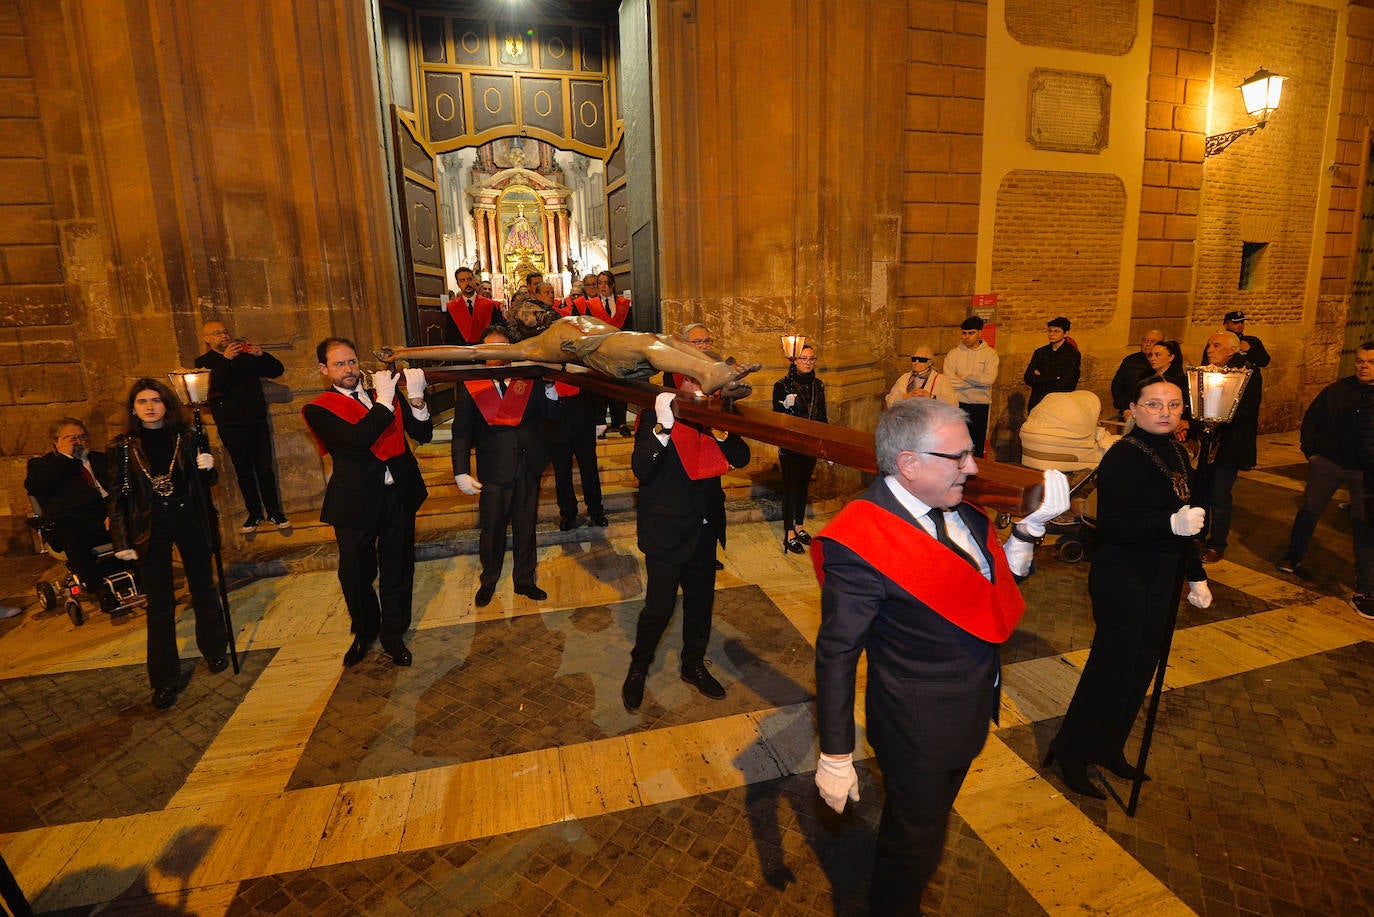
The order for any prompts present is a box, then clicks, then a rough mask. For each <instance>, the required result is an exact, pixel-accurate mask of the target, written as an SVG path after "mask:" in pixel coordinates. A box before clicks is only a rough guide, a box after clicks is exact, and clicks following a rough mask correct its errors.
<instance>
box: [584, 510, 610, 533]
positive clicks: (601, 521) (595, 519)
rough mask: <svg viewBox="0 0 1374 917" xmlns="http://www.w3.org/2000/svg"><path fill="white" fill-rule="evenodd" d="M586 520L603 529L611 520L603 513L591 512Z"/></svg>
mask: <svg viewBox="0 0 1374 917" xmlns="http://www.w3.org/2000/svg"><path fill="white" fill-rule="evenodd" d="M588 521H589V522H590V523H591V524H592V525H593V526H594V527H596V528H599V529H604V528H605V527H606V526H608V525H610V524H611V520H609V519H607V518H606V514H605V513H592V514H591V517H590V518H589V519H588Z"/></svg>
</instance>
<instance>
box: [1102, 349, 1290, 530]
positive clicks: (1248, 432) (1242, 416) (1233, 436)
mask: <svg viewBox="0 0 1374 917" xmlns="http://www.w3.org/2000/svg"><path fill="white" fill-rule="evenodd" d="M1265 357H1266V359H1267V357H1268V354H1265ZM1226 365H1227V366H1249V367H1251V369H1252V372H1251V373H1250V381H1249V382H1247V383H1246V384H1245V393H1244V394H1243V395H1241V396H1240V404H1239V405H1237V406H1236V413H1235V414H1234V415H1233V416H1232V418H1231V422H1230V423H1228V424H1225V425H1224V426H1222V427H1221V430H1220V432H1219V433H1218V434H1217V456H1216V458H1215V459H1214V461H1215V462H1216V464H1218V465H1226V466H1227V467H1229V468H1254V467H1255V462H1257V461H1258V460H1259V449H1258V446H1257V445H1256V443H1257V440H1258V439H1259V413H1260V400H1261V399H1262V398H1263V397H1264V375H1263V374H1262V373H1261V372H1260V371H1259V367H1257V366H1255V364H1254V363H1252V362H1251V361H1250V360H1249V359H1248V358H1247V357H1246V355H1245V354H1243V353H1237V354H1236V355H1235V356H1233V357H1231V359H1230V360H1228V361H1227V362H1226ZM1100 512H1101V511H1100V510H1099V514H1100Z"/></svg>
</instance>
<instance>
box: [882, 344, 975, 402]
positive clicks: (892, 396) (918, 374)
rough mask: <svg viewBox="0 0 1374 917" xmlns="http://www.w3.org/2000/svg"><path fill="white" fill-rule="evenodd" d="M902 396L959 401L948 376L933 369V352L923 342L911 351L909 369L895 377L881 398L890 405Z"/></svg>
mask: <svg viewBox="0 0 1374 917" xmlns="http://www.w3.org/2000/svg"><path fill="white" fill-rule="evenodd" d="M903 398H939V399H940V400H941V401H947V402H949V403H950V404H953V405H957V404H958V403H959V399H958V398H956V397H955V395H954V387H953V386H952V385H950V384H949V377H948V376H946V375H945V374H944V373H941V372H936V371H935V358H934V352H933V351H932V350H931V349H930V348H929V347H927V346H925V345H924V344H922V345H921V346H920V347H917V348H916V349H915V350H913V351H912V352H911V371H910V372H905V373H902V374H901V375H900V376H898V377H897V381H896V382H894V383H892V388H891V389H890V390H889V391H888V393H887V397H886V398H884V399H883V400H884V401H885V402H886V403H887V406H888V407H892V406H893V405H894V404H896V403H897V402H898V401H901V400H902V399H903Z"/></svg>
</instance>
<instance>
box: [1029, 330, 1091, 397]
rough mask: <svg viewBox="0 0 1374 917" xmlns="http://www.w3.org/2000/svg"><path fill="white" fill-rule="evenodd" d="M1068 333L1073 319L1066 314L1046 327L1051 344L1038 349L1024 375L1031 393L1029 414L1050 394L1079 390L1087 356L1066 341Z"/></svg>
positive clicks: (1046, 333) (1070, 342) (1032, 355)
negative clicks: (1084, 359) (1081, 371)
mask: <svg viewBox="0 0 1374 917" xmlns="http://www.w3.org/2000/svg"><path fill="white" fill-rule="evenodd" d="M1068 333H1069V320H1068V319H1067V318H1065V317H1064V316H1062V315H1061V316H1059V317H1057V318H1052V319H1050V320H1049V322H1048V323H1047V324H1046V325H1045V336H1046V337H1047V338H1049V341H1050V342H1049V343H1048V344H1046V345H1044V346H1043V347H1038V348H1036V351H1035V353H1033V354H1031V358H1030V363H1028V364H1027V365H1026V372H1025V375H1024V376H1022V381H1024V382H1025V383H1026V384H1027V385H1028V386H1030V390H1031V395H1030V401H1028V402H1027V403H1026V411H1027V412H1030V411H1033V410H1035V406H1036V405H1037V404H1039V403H1040V399H1042V398H1044V397H1045V396H1046V395H1048V394H1049V393H1050V392H1071V391H1073V390H1074V389H1076V388H1078V374H1079V370H1080V368H1081V366H1082V362H1083V357H1082V354H1080V353H1079V352H1078V348H1077V347H1076V346H1074V344H1073V342H1072V341H1069V340H1066V339H1065V336H1066V335H1067V334H1068Z"/></svg>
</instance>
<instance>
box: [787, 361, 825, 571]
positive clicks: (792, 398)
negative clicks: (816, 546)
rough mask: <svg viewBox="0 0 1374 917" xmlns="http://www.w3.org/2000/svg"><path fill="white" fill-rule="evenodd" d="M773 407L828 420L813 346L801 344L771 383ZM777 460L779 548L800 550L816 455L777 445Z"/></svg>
mask: <svg viewBox="0 0 1374 917" xmlns="http://www.w3.org/2000/svg"><path fill="white" fill-rule="evenodd" d="M773 410H774V411H777V412H778V413H780V414H790V415H791V416H793V417H804V418H806V419H807V420H817V421H820V422H821V423H828V422H829V421H828V420H827V419H826V416H825V383H824V382H822V381H821V380H820V379H817V378H816V350H815V348H814V347H809V346H808V347H803V348H802V349H801V353H800V354H799V355H798V356H797V358H796V360H794V361H793V362H792V365H791V367H789V368H788V370H787V375H785V376H783V377H782V378H781V379H779V380H778V381H777V382H774V383H773ZM778 464H779V465H780V466H781V467H782V549H783V551H784V552H787V551H791V552H792V553H793V554H802V553H805V551H806V546H807V545H809V544H810V543H811V536H810V535H809V534H808V533H807V531H806V529H804V528H802V525H803V524H804V523H805V522H806V491H807V488H808V487H810V486H811V473H812V472H813V471H815V470H816V457H815V456H814V455H805V454H803V453H801V452H791V451H789V450H787V449H779V450H778Z"/></svg>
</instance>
